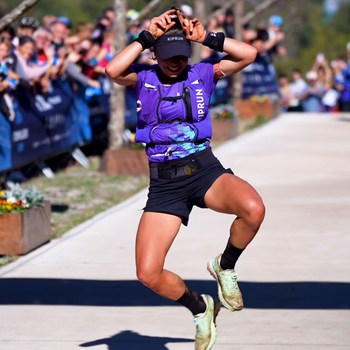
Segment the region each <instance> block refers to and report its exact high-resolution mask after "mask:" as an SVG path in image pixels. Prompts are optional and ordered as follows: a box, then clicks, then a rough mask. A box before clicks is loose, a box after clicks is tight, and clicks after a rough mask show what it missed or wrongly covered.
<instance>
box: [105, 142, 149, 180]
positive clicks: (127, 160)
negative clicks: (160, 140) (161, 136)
mask: <svg viewBox="0 0 350 350" xmlns="http://www.w3.org/2000/svg"><path fill="white" fill-rule="evenodd" d="M99 171H101V172H103V173H105V174H107V175H130V176H140V175H149V168H148V159H147V155H146V152H145V150H144V149H126V148H122V149H118V150H107V151H105V152H104V154H103V157H102V161H101V165H100V169H99Z"/></svg>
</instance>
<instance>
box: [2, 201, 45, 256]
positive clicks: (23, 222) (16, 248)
mask: <svg viewBox="0 0 350 350" xmlns="http://www.w3.org/2000/svg"><path fill="white" fill-rule="evenodd" d="M44 203H45V206H44V207H39V208H37V209H34V208H31V209H28V210H27V211H25V212H23V213H12V214H2V215H0V255H23V254H26V253H28V252H30V251H31V250H33V249H35V248H37V247H39V246H41V245H42V244H44V243H46V242H49V241H50V240H51V205H50V202H48V201H45V202H44Z"/></svg>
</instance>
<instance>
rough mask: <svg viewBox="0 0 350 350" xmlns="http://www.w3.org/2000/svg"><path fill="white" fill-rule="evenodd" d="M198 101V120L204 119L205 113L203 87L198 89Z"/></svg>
mask: <svg viewBox="0 0 350 350" xmlns="http://www.w3.org/2000/svg"><path fill="white" fill-rule="evenodd" d="M196 102H197V111H198V120H202V119H203V118H204V114H205V112H204V97H203V89H196Z"/></svg>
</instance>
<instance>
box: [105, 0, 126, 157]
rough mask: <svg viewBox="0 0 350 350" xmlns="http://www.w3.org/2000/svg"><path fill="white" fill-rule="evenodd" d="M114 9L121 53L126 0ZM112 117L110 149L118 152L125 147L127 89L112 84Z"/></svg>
mask: <svg viewBox="0 0 350 350" xmlns="http://www.w3.org/2000/svg"><path fill="white" fill-rule="evenodd" d="M114 9H115V13H116V18H115V22H114V26H113V30H114V31H115V33H117V34H116V36H115V39H114V50H115V53H118V52H120V51H121V50H123V49H124V48H125V46H126V31H127V29H126V9H127V4H126V0H115V2H114ZM110 103H111V115H110V120H109V124H108V133H109V149H111V150H116V149H119V148H121V147H122V145H123V133H124V126H125V87H123V86H120V85H118V84H112V92H111V102H110Z"/></svg>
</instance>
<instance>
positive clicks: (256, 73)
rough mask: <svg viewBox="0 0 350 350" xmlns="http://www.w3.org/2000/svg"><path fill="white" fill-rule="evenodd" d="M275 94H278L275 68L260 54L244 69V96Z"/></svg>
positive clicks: (245, 97)
mask: <svg viewBox="0 0 350 350" xmlns="http://www.w3.org/2000/svg"><path fill="white" fill-rule="evenodd" d="M274 94H278V86H277V81H276V74H275V72H274V68H273V66H272V65H271V64H269V63H267V62H266V60H265V59H264V58H263V57H261V56H260V55H258V56H257V58H256V60H255V61H254V62H253V63H252V64H250V65H249V66H248V67H246V68H245V69H244V70H243V95H242V97H243V98H244V99H247V98H250V97H251V96H262V95H274Z"/></svg>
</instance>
